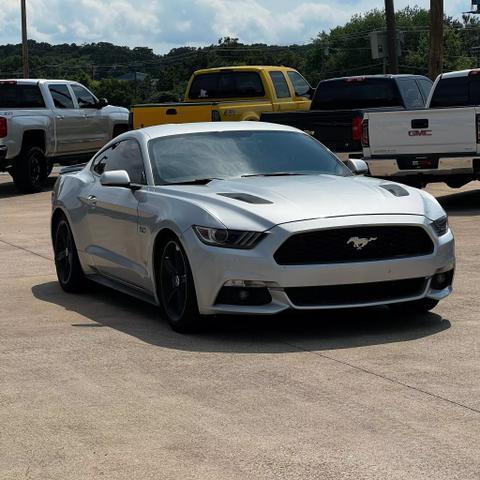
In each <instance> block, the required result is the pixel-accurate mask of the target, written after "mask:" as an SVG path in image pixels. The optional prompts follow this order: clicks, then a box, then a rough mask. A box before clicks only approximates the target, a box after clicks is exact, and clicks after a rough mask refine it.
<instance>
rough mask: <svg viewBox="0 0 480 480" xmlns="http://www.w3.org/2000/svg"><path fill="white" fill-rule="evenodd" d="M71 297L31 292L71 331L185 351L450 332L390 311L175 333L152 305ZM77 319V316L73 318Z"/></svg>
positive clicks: (340, 343)
mask: <svg viewBox="0 0 480 480" xmlns="http://www.w3.org/2000/svg"><path fill="white" fill-rule="evenodd" d="M89 290H90V291H88V292H86V293H83V294H79V295H71V294H67V293H65V292H63V290H61V288H60V286H59V284H58V283H57V282H48V283H43V284H39V285H36V286H34V287H33V288H32V293H33V295H34V296H35V297H36V298H37V299H38V300H41V301H43V302H48V303H53V304H55V305H58V306H61V307H63V308H64V309H65V310H66V311H67V312H75V313H76V314H78V315H80V316H81V318H74V320H73V321H72V319H71V315H70V314H68V315H67V317H68V319H66V320H65V321H66V322H70V325H71V326H72V328H90V327H95V328H97V327H109V328H113V329H115V330H118V331H120V332H123V333H126V334H127V335H131V336H133V337H136V338H138V339H139V340H141V341H144V342H146V343H148V344H151V345H156V346H159V347H164V348H171V349H177V350H184V351H200V352H235V353H280V352H298V351H302V350H304V349H308V350H317V351H321V350H335V349H347V348H356V347H364V346H369V345H379V344H387V343H395V342H406V341H410V340H416V339H419V338H423V337H427V336H430V335H435V334H437V333H439V332H442V331H444V330H447V329H448V328H450V326H451V324H450V321H449V320H446V319H444V318H442V317H441V316H440V315H438V314H436V313H429V314H427V315H418V316H415V315H395V314H393V313H392V312H391V311H390V310H389V309H388V308H385V307H381V308H365V309H356V310H337V311H323V312H320V313H318V312H315V313H309V314H298V313H295V314H294V313H289V314H284V315H277V316H274V317H260V316H251V317H239V316H235V317H233V316H221V317H214V318H209V319H208V320H206V321H205V322H204V324H203V328H202V329H201V331H200V333H196V334H191V335H181V334H177V333H175V332H173V331H172V330H171V329H170V327H169V326H168V324H167V322H166V321H165V320H163V319H161V318H160V316H159V313H158V309H157V308H156V307H154V306H152V305H149V304H146V303H144V302H141V301H140V300H136V299H134V298H130V297H128V296H126V295H124V294H121V293H118V292H116V291H114V290H111V289H108V288H106V287H102V286H97V285H94V286H92V287H91V288H90V289H89ZM75 317H76V316H75Z"/></svg>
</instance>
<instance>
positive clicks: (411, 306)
mask: <svg viewBox="0 0 480 480" xmlns="http://www.w3.org/2000/svg"><path fill="white" fill-rule="evenodd" d="M437 305H438V300H433V299H431V298H422V299H420V300H414V301H412V302H402V303H392V304H390V305H389V307H390V308H391V309H392V310H393V311H394V312H398V313H413V314H424V313H428V312H429V311H430V310H433V309H434V308H435V307H436V306H437Z"/></svg>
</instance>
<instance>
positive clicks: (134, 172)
mask: <svg viewBox="0 0 480 480" xmlns="http://www.w3.org/2000/svg"><path fill="white" fill-rule="evenodd" d="M93 170H94V172H95V173H97V174H98V175H101V174H102V173H103V172H109V171H111V170H126V171H127V173H128V175H129V177H130V181H131V182H132V183H137V184H140V185H145V184H146V183H147V182H146V177H145V169H144V167H143V158H142V152H141V150H140V146H139V145H138V143H137V142H136V141H135V140H124V141H123V142H119V143H117V144H115V145H113V146H112V147H110V148H107V150H105V151H104V152H102V153H101V154H100V155H99V156H98V157H97V158H96V159H95V161H94V162H93Z"/></svg>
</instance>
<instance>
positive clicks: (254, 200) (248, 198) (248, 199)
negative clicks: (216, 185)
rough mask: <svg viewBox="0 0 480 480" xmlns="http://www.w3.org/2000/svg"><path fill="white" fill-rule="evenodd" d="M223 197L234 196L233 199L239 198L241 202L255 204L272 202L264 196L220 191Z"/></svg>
mask: <svg viewBox="0 0 480 480" xmlns="http://www.w3.org/2000/svg"><path fill="white" fill-rule="evenodd" d="M217 195H221V196H222V197H227V198H232V199H233V200H239V201H240V202H245V203H251V204H254V205H265V204H271V203H273V202H270V201H269V200H265V199H264V198H260V197H256V196H255V195H249V194H248V193H218V194H217Z"/></svg>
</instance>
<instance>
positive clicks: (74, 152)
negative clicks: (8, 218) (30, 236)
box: [0, 80, 129, 192]
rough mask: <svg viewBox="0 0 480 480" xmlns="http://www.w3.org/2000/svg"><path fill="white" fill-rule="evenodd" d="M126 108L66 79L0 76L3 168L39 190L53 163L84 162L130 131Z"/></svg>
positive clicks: (28, 188) (22, 185)
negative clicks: (9, 78) (9, 77)
mask: <svg viewBox="0 0 480 480" xmlns="http://www.w3.org/2000/svg"><path fill="white" fill-rule="evenodd" d="M128 115H129V112H128V110H127V109H126V108H122V107H113V106H110V105H108V102H107V100H106V99H100V100H99V99H97V98H96V97H95V95H93V94H92V93H91V92H90V91H89V90H88V89H87V88H85V87H84V86H83V85H80V84H79V83H77V82H70V81H66V80H0V171H3V172H5V171H6V172H9V173H10V174H11V175H12V177H13V179H14V182H15V184H16V186H17V188H18V189H19V190H20V191H22V192H35V191H39V190H40V189H41V188H42V187H43V185H44V184H45V182H46V179H47V177H48V175H49V174H50V172H51V170H52V166H53V164H54V163H60V164H62V165H67V164H71V163H80V161H81V159H84V158H86V157H88V156H89V155H91V154H92V153H94V152H96V151H97V150H98V149H100V148H101V147H103V145H105V144H106V143H107V142H108V141H110V140H111V139H112V138H113V137H115V136H117V135H119V134H120V133H122V132H124V131H126V130H127V129H128Z"/></svg>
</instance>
